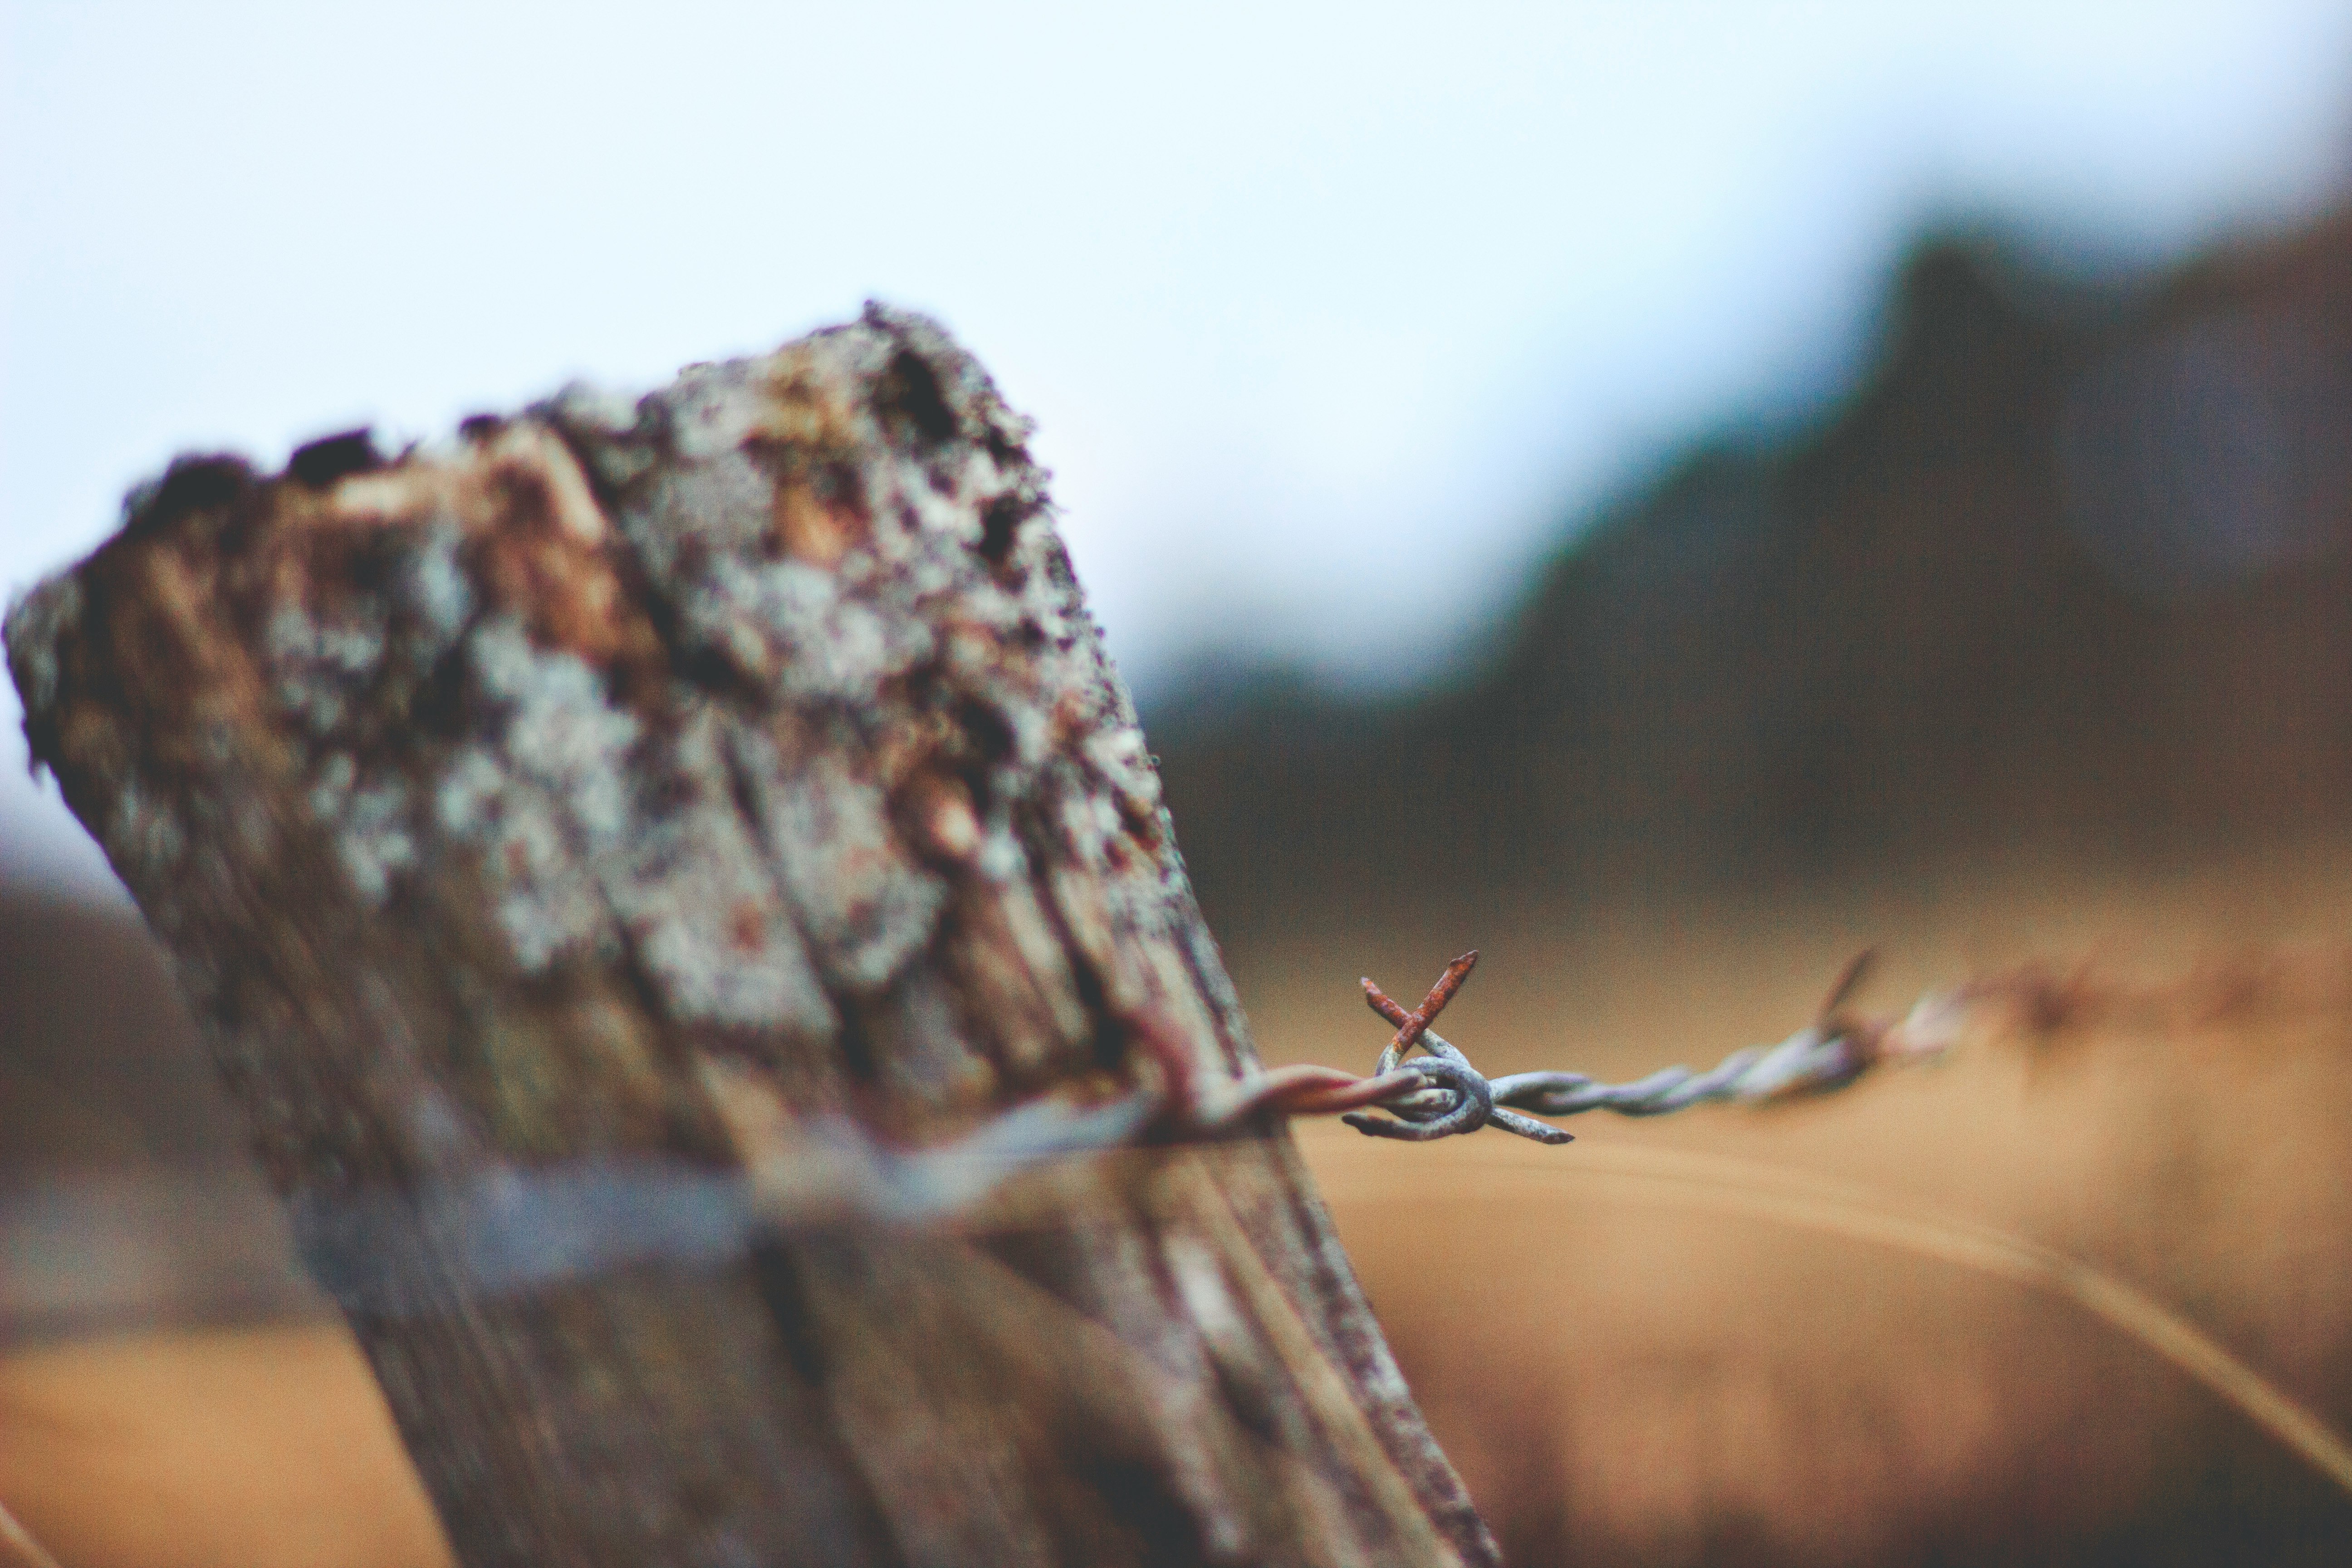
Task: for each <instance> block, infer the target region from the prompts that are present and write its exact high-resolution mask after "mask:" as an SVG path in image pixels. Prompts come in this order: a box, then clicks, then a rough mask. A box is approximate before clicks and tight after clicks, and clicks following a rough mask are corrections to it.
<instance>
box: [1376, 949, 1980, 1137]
mask: <svg viewBox="0 0 2352 1568" xmlns="http://www.w3.org/2000/svg"><path fill="white" fill-rule="evenodd" d="M1870 961H1871V954H1870V953H1869V952H1866V951H1865V952H1863V953H1861V954H1859V955H1858V956H1856V957H1855V958H1854V959H1853V962H1851V963H1848V964H1847V965H1846V967H1845V969H1844V970H1843V972H1841V973H1840V974H1839V976H1838V978H1837V981H1836V983H1835V984H1833V985H1832V986H1831V988H1830V994H1829V995H1828V997H1827V998H1826V999H1825V1000H1824V1001H1823V1002H1822V1007H1821V1011H1820V1012H1819V1014H1818V1015H1817V1016H1815V1018H1814V1021H1813V1022H1812V1023H1811V1024H1808V1025H1807V1026H1805V1027H1803V1028H1801V1029H1800V1030H1798V1031H1797V1032H1796V1033H1795V1034H1793V1035H1791V1036H1790V1037H1788V1038H1787V1039H1785V1040H1782V1041H1781V1042H1780V1044H1778V1045H1774V1046H1750V1047H1748V1048H1747V1049H1745V1050H1739V1051H1734V1052H1733V1053H1732V1054H1731V1055H1730V1056H1728V1057H1726V1058H1724V1059H1723V1060H1722V1061H1721V1062H1719V1063H1717V1065H1716V1066H1715V1067H1713V1068H1709V1069H1708V1070H1706V1071H1705V1072H1695V1071H1693V1070H1692V1069H1691V1068H1686V1067H1672V1068H1664V1069H1662V1070H1660V1071H1658V1072H1654V1073H1652V1074H1651V1075H1650V1076H1649V1077H1647V1078H1643V1079H1636V1080H1635V1081H1634V1082H1632V1083H1623V1084H1606V1083H1600V1082H1596V1081H1595V1080H1594V1079H1591V1077H1589V1076H1587V1075H1586V1074H1583V1073H1578V1072H1524V1073H1512V1074H1510V1075H1508V1076H1507V1077H1504V1078H1498V1079H1487V1078H1486V1077H1484V1076H1483V1075H1481V1074H1480V1073H1479V1072H1478V1070H1477V1069H1476V1068H1474V1067H1472V1066H1471V1065H1470V1061H1469V1058H1466V1057H1465V1056H1464V1055H1463V1054H1462V1052H1461V1051H1460V1050H1458V1049H1456V1048H1455V1047H1454V1045H1453V1044H1452V1043H1451V1042H1449V1041H1448V1040H1446V1039H1445V1037H1444V1036H1442V1035H1439V1034H1438V1033H1436V1032H1435V1031H1434V1030H1433V1029H1432V1028H1430V1024H1431V1022H1432V1021H1433V1019H1434V1018H1435V1017H1436V1016H1437V1015H1438V1013H1439V1012H1440V1011H1441V1010H1442V1009H1443V1008H1444V1006H1445V1005H1446V1004H1447V1003H1448V1002H1450V1001H1452V1000H1453V999H1454V993H1456V992H1458V991H1459V990H1461V989H1462V984H1463V982H1464V981H1465V980H1467V979H1468V978H1469V977H1470V971H1471V970H1472V969H1473V968H1474V967H1475V965H1476V964H1477V962H1478V955H1477V954H1476V953H1475V952H1466V953H1464V954H1463V955H1462V956H1461V957H1460V958H1457V959H1455V960H1454V962H1453V963H1449V964H1447V965H1446V966H1445V973H1444V974H1442V975H1440V976H1439V977H1438V980H1437V984H1435V985H1433V986H1432V987H1430V991H1429V994H1428V995H1427V996H1426V997H1424V998H1423V1001H1422V1004H1421V1005H1420V1006H1419V1007H1417V1008H1414V1009H1412V1011H1410V1012H1408V1011H1406V1009H1405V1008H1404V1007H1403V1006H1402V1005H1400V1004H1399V1003H1397V1002H1396V1001H1395V1000H1394V999H1393V998H1391V996H1390V995H1389V994H1387V993H1386V992H1384V991H1382V990H1381V988H1380V987H1379V986H1378V985H1376V984H1373V983H1372V982H1371V981H1370V980H1369V979H1367V980H1365V981H1364V982H1363V987H1364V999H1365V1001H1366V1002H1368V1003H1369V1004H1370V1005H1371V1009H1372V1011H1373V1012H1375V1013H1378V1014H1379V1015H1380V1016H1381V1017H1383V1018H1385V1019H1387V1020H1388V1021H1389V1022H1390V1023H1391V1024H1393V1025H1395V1026H1396V1035H1395V1037H1393V1038H1392V1039H1391V1040H1390V1042H1389V1045H1388V1048H1387V1049H1385V1050H1383V1051H1382V1052H1381V1060H1380V1068H1379V1071H1380V1075H1381V1076H1380V1078H1378V1079H1367V1080H1365V1081H1367V1082H1378V1081H1381V1079H1387V1078H1389V1077H1390V1076H1391V1075H1393V1074H1395V1073H1398V1072H1403V1071H1411V1072H1418V1073H1420V1074H1421V1075H1422V1076H1423V1079H1426V1080H1428V1081H1427V1083H1426V1084H1425V1086H1423V1087H1417V1088H1413V1089H1400V1090H1394V1091H1391V1092H1390V1093H1388V1094H1385V1095H1382V1096H1381V1097H1380V1098H1379V1099H1378V1100H1374V1101H1372V1102H1371V1103H1372V1105H1374V1106H1377V1108H1378V1109H1380V1110H1385V1111H1387V1112H1389V1115H1387V1116H1375V1115H1370V1114H1368V1113H1367V1112H1366V1111H1364V1110H1357V1111H1352V1112H1350V1113H1349V1114H1348V1115H1347V1116H1344V1117H1343V1118H1341V1120H1343V1121H1346V1122H1347V1124H1348V1125H1349V1126H1350V1127H1352V1128H1354V1129H1355V1130H1356V1131H1359V1132H1362V1133H1365V1134H1367V1135H1369V1136H1371V1137H1375V1138H1395V1139H1401V1140H1403V1141H1405V1142H1415V1143H1421V1142H1429V1141H1431V1140H1433V1139H1437V1138H1452V1137H1458V1136H1460V1135H1461V1134H1463V1133H1465V1132H1475V1131H1477V1130H1478V1129H1479V1128H1481V1127H1489V1126H1492V1127H1500V1128H1501V1129H1503V1130H1504V1131H1507V1132H1516V1133H1517V1134H1518V1135H1519V1136H1520V1137H1522V1138H1532V1139H1534V1140H1535V1141H1536V1142H1539V1143H1566V1142H1570V1140H1571V1139H1572V1138H1573V1137H1574V1134H1572V1133H1570V1132H1568V1131H1565V1130H1563V1129H1561V1128H1558V1127H1553V1126H1550V1125H1548V1124H1547V1123H1545V1122H1542V1121H1537V1120H1536V1118H1537V1117H1538V1116H1549V1117H1560V1116H1575V1115H1579V1114H1581V1113H1582V1112H1584V1111H1588V1110H1613V1111H1615V1112H1617V1114H1619V1115H1620V1116H1664V1115H1666V1114H1668V1113H1670V1112H1673V1111H1676V1110H1688V1109H1689V1108H1690V1107H1692V1106H1695V1105H1705V1104H1709V1103H1714V1102H1718V1101H1724V1100H1730V1101H1736V1102H1738V1103H1742V1104H1750V1105H1752V1104H1758V1103H1761V1102H1764V1101H1769V1100H1787V1099H1790V1098H1792V1097H1795V1096H1798V1095H1803V1094H1817V1093H1822V1092H1825V1091H1827V1090H1830V1089H1842V1088H1843V1087H1844V1086H1845V1085H1847V1084H1849V1083H1852V1082H1853V1080H1854V1079H1858V1078H1860V1077H1861V1076H1862V1075H1863V1074H1864V1073H1865V1072H1867V1071H1869V1070H1870V1068H1873V1067H1874V1066H1876V1065H1877V1064H1878V1063H1880V1062H1882V1061H1886V1060H1891V1059H1895V1058H1916V1057H1926V1056H1933V1055H1937V1054H1939V1053H1940V1052H1941V1051H1943V1050H1944V1049H1945V1048H1946V1047H1948V1045H1949V1044H1950V1043H1951V1040H1952V1038H1953V1036H1954V1033H1955V1028H1956V1026H1957V1024H1958V1019H1959V1014H1960V1011H1961V1009H1962V1008H1963V1007H1964V1006H1965V1005H1966V1002H1967V1000H1968V997H1967V995H1966V994H1965V993H1959V992H1955V993H1950V994H1945V995H1941V996H1930V997H1928V998H1927V999H1926V1000H1925V1001H1923V1002H1921V1003H1920V1004H1919V1005H1918V1006H1917V1007H1915V1008H1913V1009H1912V1011H1911V1013H1910V1015H1909V1016H1906V1018H1904V1019H1902V1020H1901V1021H1899V1022H1895V1021H1885V1020H1882V1021H1871V1020H1866V1019H1860V1018H1855V1017H1853V1016H1849V1015H1848V1014H1846V1013H1845V1011H1844V1005H1845V1002H1846V999H1847V998H1848V997H1849V996H1850V995H1852V994H1853V990H1854V988H1855V987H1856V986H1858V985H1859V984H1861V983H1862V978H1863V976H1864V973H1867V971H1868V968H1869V965H1870ZM1415 1048H1420V1049H1423V1050H1426V1051H1428V1052H1429V1053H1430V1054H1429V1056H1428V1057H1427V1058H1417V1059H1413V1060H1411V1061H1408V1060H1407V1059H1406V1058H1407V1057H1408V1056H1409V1055H1410V1053H1411V1052H1412V1051H1413V1050H1414V1049H1415ZM1522 1110H1525V1111H1532V1112H1533V1113H1534V1114H1533V1115H1523V1114H1521V1111H1522Z"/></svg>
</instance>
